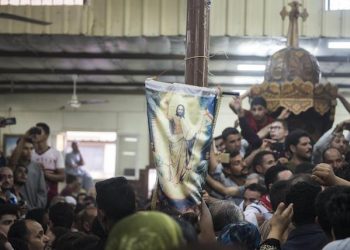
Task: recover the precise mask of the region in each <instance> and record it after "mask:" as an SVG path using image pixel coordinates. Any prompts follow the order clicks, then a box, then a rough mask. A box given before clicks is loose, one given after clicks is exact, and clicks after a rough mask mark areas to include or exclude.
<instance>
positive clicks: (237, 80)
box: [232, 76, 264, 84]
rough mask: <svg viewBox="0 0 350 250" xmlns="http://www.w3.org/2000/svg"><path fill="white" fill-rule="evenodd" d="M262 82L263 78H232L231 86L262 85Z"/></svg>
mask: <svg viewBox="0 0 350 250" xmlns="http://www.w3.org/2000/svg"><path fill="white" fill-rule="evenodd" d="M263 81H264V77H260V76H233V77H232V83H233V84H257V83H262V82H263Z"/></svg>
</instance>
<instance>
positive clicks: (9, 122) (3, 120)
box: [0, 117, 16, 128]
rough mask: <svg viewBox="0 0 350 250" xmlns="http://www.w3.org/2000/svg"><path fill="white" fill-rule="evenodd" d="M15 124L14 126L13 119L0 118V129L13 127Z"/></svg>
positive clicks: (14, 121) (14, 119)
mask: <svg viewBox="0 0 350 250" xmlns="http://www.w3.org/2000/svg"><path fill="white" fill-rule="evenodd" d="M15 124H16V118H15V117H9V118H4V117H0V128H2V127H5V126H7V125H15Z"/></svg>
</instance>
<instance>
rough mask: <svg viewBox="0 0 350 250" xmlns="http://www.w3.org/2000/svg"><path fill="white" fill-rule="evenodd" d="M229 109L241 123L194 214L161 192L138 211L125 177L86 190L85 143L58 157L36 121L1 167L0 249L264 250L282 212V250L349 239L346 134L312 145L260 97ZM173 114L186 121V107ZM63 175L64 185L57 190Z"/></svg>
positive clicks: (219, 140)
mask: <svg viewBox="0 0 350 250" xmlns="http://www.w3.org/2000/svg"><path fill="white" fill-rule="evenodd" d="M233 106H234V105H232V107H233ZM230 107H231V106H230ZM235 107H237V106H235ZM233 111H235V112H236V113H237V115H238V118H239V126H236V127H228V128H225V129H224V130H223V131H222V133H221V134H220V135H219V136H217V137H215V138H214V140H213V147H212V149H211V150H212V151H213V152H211V154H210V155H211V157H212V156H213V155H216V156H217V155H222V156H223V155H226V156H227V157H216V156H215V157H214V158H211V159H210V161H209V169H208V176H209V177H210V178H212V181H209V179H207V180H208V182H207V183H206V185H205V186H204V187H203V190H202V191H203V200H202V203H201V204H200V205H199V207H198V209H197V210H194V212H193V211H192V212H189V213H180V212H178V211H176V210H174V209H173V208H172V206H171V204H168V205H169V206H167V207H162V206H160V205H159V204H160V203H159V202H158V201H159V200H157V198H159V196H158V195H157V196H155V197H151V198H152V199H153V200H152V208H154V207H156V208H157V211H150V206H149V203H150V202H151V201H150V200H148V203H147V202H146V203H145V204H147V206H142V205H141V204H144V203H142V202H139V201H138V198H137V194H136V193H135V189H134V187H133V186H132V185H131V184H130V183H129V181H128V180H127V179H126V178H124V177H114V178H110V179H107V180H103V181H98V182H97V183H94V184H93V185H92V190H89V188H90V187H91V185H87V187H88V188H86V186H84V183H86V182H85V181H86V180H89V175H88V174H86V173H83V174H81V173H80V172H79V173H80V174H77V172H75V170H76V169H77V168H78V169H79V167H81V166H82V165H83V164H84V160H83V156H82V154H81V153H80V149H79V144H78V143H77V142H73V143H72V144H71V147H72V151H71V153H69V154H67V155H66V157H65V160H63V159H60V156H59V154H57V152H56V151H54V150H53V149H52V148H51V147H49V146H48V145H47V140H48V138H49V135H50V127H49V126H48V125H47V124H46V123H37V124H36V125H35V126H34V127H33V128H30V129H29V130H28V131H27V132H26V133H25V136H24V137H22V138H21V139H20V140H19V141H18V142H17V147H16V149H15V150H14V152H13V155H12V156H11V157H10V158H9V159H8V161H7V162H6V164H5V166H2V167H1V168H0V177H1V183H0V186H1V190H0V249H8V250H9V249H15V250H16V249H19V250H26V249H29V250H48V249H57V250H70V249H74V250H79V249H84V250H95V249H107V250H119V249H120V250H141V249H142V250H147V249H152V250H163V249H249V250H250V249H252V250H254V249H268V248H264V247H262V246H263V245H264V244H265V242H266V241H267V240H268V239H269V237H270V233H271V232H276V231H274V230H276V229H275V227H276V225H278V223H280V224H281V223H282V221H283V218H282V217H281V213H280V210H281V208H284V209H285V211H286V210H287V209H289V210H288V211H292V212H291V213H290V215H291V216H290V221H287V220H285V218H284V221H287V222H288V223H287V224H286V222H284V223H285V225H284V227H282V226H280V227H278V228H279V230H280V231H281V232H278V233H279V234H281V237H280V238H279V239H278V240H279V244H281V245H282V249H322V247H324V246H325V245H326V244H327V243H329V242H331V241H334V240H345V239H346V238H349V237H350V219H349V218H350V215H349V211H350V207H349V206H350V187H347V185H348V186H350V182H349V181H350V170H349V169H350V167H349V165H348V159H349V157H350V155H349V154H350V151H349V142H348V141H347V140H346V138H345V136H344V135H343V134H342V133H339V131H336V133H331V132H332V131H330V133H325V135H324V137H325V138H326V139H325V138H323V137H321V138H320V139H319V140H320V141H313V139H312V138H311V136H310V135H309V134H308V133H307V132H306V131H304V130H300V129H297V128H289V127H288V125H287V122H286V120H285V119H286V117H283V115H280V116H279V117H272V116H270V115H269V113H268V110H267V104H266V101H265V100H264V99H263V98H261V97H258V98H254V99H253V100H252V102H251V108H250V110H245V111H244V112H243V111H242V110H241V109H239V107H238V108H237V109H236V110H234V109H233ZM282 112H284V115H285V114H287V113H288V112H287V111H282ZM176 115H177V116H178V117H181V118H183V119H186V116H185V110H184V108H183V106H182V105H179V106H178V107H177V108H176ZM47 152H50V154H49V155H48V156H46V157H47V158H44V157H43V155H45V154H46V153H47ZM212 153H213V154H212ZM50 157H51V158H50ZM54 157H56V158H54ZM46 160H48V161H50V162H56V165H55V166H51V165H47V166H46V165H45V164H46ZM51 160H52V161H51ZM62 164H65V169H64V168H62ZM62 176H63V179H64V182H65V186H64V188H63V189H62V190H61V191H58V190H57V184H58V183H60V182H62V181H63V179H62ZM209 177H207V178H209ZM155 194H157V192H154V193H153V195H155ZM291 209H292V210H291ZM276 214H277V215H276ZM276 216H277V217H276ZM278 216H280V217H278ZM276 218H277V219H276ZM276 221H277V222H276ZM282 224H283V223H282ZM282 228H283V230H282ZM300 232H302V233H300ZM308 235H309V236H308ZM310 235H311V236H310ZM276 249H278V248H276Z"/></svg>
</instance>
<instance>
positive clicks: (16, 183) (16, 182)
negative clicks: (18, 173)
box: [15, 181, 26, 187]
mask: <svg viewBox="0 0 350 250" xmlns="http://www.w3.org/2000/svg"><path fill="white" fill-rule="evenodd" d="M24 184H26V182H25V181H15V185H17V186H20V187H22V186H24Z"/></svg>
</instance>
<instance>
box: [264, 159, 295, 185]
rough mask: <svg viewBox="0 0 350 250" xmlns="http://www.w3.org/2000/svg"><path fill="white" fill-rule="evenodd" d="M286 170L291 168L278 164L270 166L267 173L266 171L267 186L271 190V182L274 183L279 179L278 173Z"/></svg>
mask: <svg viewBox="0 0 350 250" xmlns="http://www.w3.org/2000/svg"><path fill="white" fill-rule="evenodd" d="M286 170H289V169H288V168H287V167H285V166H283V165H276V166H272V167H270V168H269V169H268V170H267V171H266V173H265V186H266V188H267V190H269V186H270V184H273V183H275V182H276V181H278V174H279V173H280V172H283V171H286Z"/></svg>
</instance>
